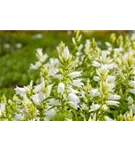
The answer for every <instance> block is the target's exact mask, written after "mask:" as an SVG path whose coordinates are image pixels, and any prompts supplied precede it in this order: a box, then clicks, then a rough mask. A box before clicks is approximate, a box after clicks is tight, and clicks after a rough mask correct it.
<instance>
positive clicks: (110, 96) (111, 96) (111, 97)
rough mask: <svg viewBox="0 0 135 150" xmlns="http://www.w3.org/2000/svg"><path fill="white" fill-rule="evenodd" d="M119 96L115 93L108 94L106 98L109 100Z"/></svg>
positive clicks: (117, 98) (116, 98)
mask: <svg viewBox="0 0 135 150" xmlns="http://www.w3.org/2000/svg"><path fill="white" fill-rule="evenodd" d="M120 98H121V97H120V96H119V95H117V94H109V95H108V99H109V100H119V99H120Z"/></svg>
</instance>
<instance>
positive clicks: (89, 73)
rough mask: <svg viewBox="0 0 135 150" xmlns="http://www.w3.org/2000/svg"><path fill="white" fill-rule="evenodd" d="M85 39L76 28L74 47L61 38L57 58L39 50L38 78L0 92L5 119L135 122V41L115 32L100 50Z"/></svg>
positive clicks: (0, 113) (0, 110) (0, 115)
mask: <svg viewBox="0 0 135 150" xmlns="http://www.w3.org/2000/svg"><path fill="white" fill-rule="evenodd" d="M81 39H82V35H81V34H80V33H79V31H76V34H75V37H73V38H72V44H73V47H74V48H72V49H70V50H69V47H68V46H67V45H66V44H65V43H63V42H61V43H60V44H59V46H57V48H56V49H57V51H58V56H57V57H55V58H52V57H49V56H48V55H47V54H43V52H42V49H40V48H39V49H37V52H36V57H37V61H36V62H35V63H34V64H31V65H30V68H31V69H33V70H38V72H39V79H38V80H37V81H36V82H35V81H34V82H33V81H31V83H30V84H29V85H28V86H25V87H16V88H15V91H16V94H15V95H14V96H13V98H12V99H7V98H6V97H5V96H3V97H1V102H0V120H18V121H21V120H22V121H23V120H24V121H28V120H33V121H48V120H61V121H70V120H71V121H113V120H114V121H134V120H135V115H134V114H135V41H134V40H133V39H132V38H129V37H128V36H121V35H120V36H116V35H115V34H111V36H110V40H109V42H106V43H105V45H106V49H101V48H100V47H98V45H97V43H96V42H95V40H94V39H88V40H86V42H85V43H83V42H82V41H81ZM35 83H36V84H35Z"/></svg>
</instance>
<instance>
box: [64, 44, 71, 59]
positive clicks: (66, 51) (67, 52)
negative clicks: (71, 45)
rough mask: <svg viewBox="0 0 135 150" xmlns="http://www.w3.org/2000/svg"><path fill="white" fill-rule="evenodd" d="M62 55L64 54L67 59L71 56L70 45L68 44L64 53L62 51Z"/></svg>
mask: <svg viewBox="0 0 135 150" xmlns="http://www.w3.org/2000/svg"><path fill="white" fill-rule="evenodd" d="M62 56H63V57H64V58H65V59H68V58H69V56H70V54H69V50H68V47H67V46H66V47H65V48H64V51H63V53H62Z"/></svg>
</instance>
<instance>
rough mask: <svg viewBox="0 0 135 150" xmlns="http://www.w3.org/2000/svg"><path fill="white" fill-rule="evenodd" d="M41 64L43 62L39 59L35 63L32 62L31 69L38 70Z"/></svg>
mask: <svg viewBox="0 0 135 150" xmlns="http://www.w3.org/2000/svg"><path fill="white" fill-rule="evenodd" d="M40 66H41V63H40V62H39V61H37V62H36V63H35V65H33V64H30V69H32V70H37V69H38V68H39V67H40Z"/></svg>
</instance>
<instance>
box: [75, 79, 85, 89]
mask: <svg viewBox="0 0 135 150" xmlns="http://www.w3.org/2000/svg"><path fill="white" fill-rule="evenodd" d="M82 85H83V83H82V82H81V79H77V80H73V86H77V87H81V86H82Z"/></svg>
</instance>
